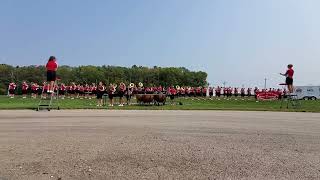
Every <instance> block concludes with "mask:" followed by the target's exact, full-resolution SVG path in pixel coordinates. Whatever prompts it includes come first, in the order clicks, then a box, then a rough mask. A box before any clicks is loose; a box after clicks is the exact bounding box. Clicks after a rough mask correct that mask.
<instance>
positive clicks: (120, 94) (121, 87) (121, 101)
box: [118, 82, 127, 106]
mask: <svg viewBox="0 0 320 180" xmlns="http://www.w3.org/2000/svg"><path fill="white" fill-rule="evenodd" d="M126 89H127V87H126V85H125V84H124V83H123V82H121V83H120V85H119V92H118V95H119V98H120V99H119V106H123V104H124V102H123V96H124V94H125V91H126Z"/></svg>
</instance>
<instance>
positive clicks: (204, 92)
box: [202, 87, 207, 97]
mask: <svg viewBox="0 0 320 180" xmlns="http://www.w3.org/2000/svg"><path fill="white" fill-rule="evenodd" d="M202 96H203V97H206V96H207V88H206V87H204V88H202Z"/></svg>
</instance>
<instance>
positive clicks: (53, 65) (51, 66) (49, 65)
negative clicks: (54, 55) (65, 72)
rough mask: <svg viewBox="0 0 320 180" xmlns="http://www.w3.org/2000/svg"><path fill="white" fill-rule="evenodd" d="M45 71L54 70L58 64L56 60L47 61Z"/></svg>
mask: <svg viewBox="0 0 320 180" xmlns="http://www.w3.org/2000/svg"><path fill="white" fill-rule="evenodd" d="M46 68H47V71H56V70H57V68H58V64H57V63H56V61H48V63H47V65H46Z"/></svg>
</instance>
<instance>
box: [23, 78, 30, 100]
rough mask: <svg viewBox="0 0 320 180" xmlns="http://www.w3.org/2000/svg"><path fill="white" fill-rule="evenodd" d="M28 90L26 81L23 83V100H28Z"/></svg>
mask: <svg viewBox="0 0 320 180" xmlns="http://www.w3.org/2000/svg"><path fill="white" fill-rule="evenodd" d="M28 89H29V85H28V84H27V83H26V82H25V81H23V83H22V98H23V99H25V98H27V94H28Z"/></svg>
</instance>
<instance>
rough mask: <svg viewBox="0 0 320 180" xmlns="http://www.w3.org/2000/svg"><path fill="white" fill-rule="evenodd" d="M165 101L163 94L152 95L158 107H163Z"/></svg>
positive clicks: (165, 97)
mask: <svg viewBox="0 0 320 180" xmlns="http://www.w3.org/2000/svg"><path fill="white" fill-rule="evenodd" d="M166 99H167V96H166V95H165V94H162V93H161V94H155V95H154V101H155V104H156V105H158V106H159V105H160V104H162V105H165V103H166Z"/></svg>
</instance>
